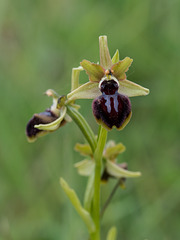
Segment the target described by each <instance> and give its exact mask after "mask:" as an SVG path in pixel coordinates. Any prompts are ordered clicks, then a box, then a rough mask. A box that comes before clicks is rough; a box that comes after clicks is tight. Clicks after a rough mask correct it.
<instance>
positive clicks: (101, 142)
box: [91, 126, 107, 240]
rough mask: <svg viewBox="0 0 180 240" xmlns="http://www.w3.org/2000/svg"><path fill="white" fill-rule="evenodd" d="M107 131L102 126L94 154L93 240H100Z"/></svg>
mask: <svg viewBox="0 0 180 240" xmlns="http://www.w3.org/2000/svg"><path fill="white" fill-rule="evenodd" d="M106 139H107V130H106V129H104V128H103V127H102V126H100V130H99V135H98V142H97V148H96V150H95V153H94V159H95V177H94V198H93V213H92V214H93V220H94V223H95V226H96V231H95V233H93V234H92V236H91V238H92V240H100V184H101V171H102V155H103V150H104V147H105V144H106Z"/></svg>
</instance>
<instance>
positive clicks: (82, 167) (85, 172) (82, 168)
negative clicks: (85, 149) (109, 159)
mask: <svg viewBox="0 0 180 240" xmlns="http://www.w3.org/2000/svg"><path fill="white" fill-rule="evenodd" d="M74 167H75V168H77V171H78V173H79V174H80V175H82V176H90V175H91V174H92V173H93V171H94V167H95V163H94V161H93V160H89V159H85V160H83V161H80V162H78V163H75V164H74Z"/></svg>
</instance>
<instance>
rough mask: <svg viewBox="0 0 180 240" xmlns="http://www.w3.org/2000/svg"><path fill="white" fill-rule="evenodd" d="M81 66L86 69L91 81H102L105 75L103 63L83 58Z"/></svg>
mask: <svg viewBox="0 0 180 240" xmlns="http://www.w3.org/2000/svg"><path fill="white" fill-rule="evenodd" d="M80 64H81V66H82V67H83V68H84V70H86V73H87V74H88V76H89V80H90V81H91V82H100V81H101V78H102V77H103V76H104V74H105V72H104V69H103V67H102V66H101V65H99V64H96V63H91V62H90V61H88V60H83V61H82V62H81V63H80Z"/></svg>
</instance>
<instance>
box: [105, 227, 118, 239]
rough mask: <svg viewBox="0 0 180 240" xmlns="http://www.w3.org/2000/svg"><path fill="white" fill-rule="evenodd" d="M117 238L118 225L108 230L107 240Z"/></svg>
mask: <svg viewBox="0 0 180 240" xmlns="http://www.w3.org/2000/svg"><path fill="white" fill-rule="evenodd" d="M116 239H117V229H116V227H112V228H110V230H109V232H108V235H107V240H116Z"/></svg>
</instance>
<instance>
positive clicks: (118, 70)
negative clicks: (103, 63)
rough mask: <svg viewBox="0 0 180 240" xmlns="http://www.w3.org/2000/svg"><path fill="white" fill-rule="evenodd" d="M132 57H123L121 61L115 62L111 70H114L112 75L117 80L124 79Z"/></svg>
mask: <svg viewBox="0 0 180 240" xmlns="http://www.w3.org/2000/svg"><path fill="white" fill-rule="evenodd" d="M132 61H133V59H131V58H129V57H125V58H124V59H123V60H122V61H119V62H118V63H115V64H114V65H113V66H112V68H111V70H113V71H114V73H113V75H114V76H115V77H116V78H117V80H118V81H120V80H124V79H126V74H125V72H127V71H128V69H129V67H130V66H131V63H132Z"/></svg>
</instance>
